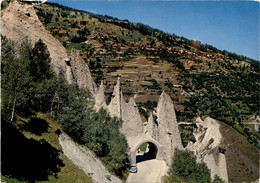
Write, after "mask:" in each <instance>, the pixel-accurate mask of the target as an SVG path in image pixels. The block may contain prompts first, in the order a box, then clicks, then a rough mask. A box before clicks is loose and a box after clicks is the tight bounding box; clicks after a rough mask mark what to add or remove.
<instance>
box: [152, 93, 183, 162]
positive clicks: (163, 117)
mask: <svg viewBox="0 0 260 183" xmlns="http://www.w3.org/2000/svg"><path fill="white" fill-rule="evenodd" d="M153 118H155V119H156V118H157V119H156V120H157V124H158V127H156V126H155V125H154V126H155V127H156V129H157V132H156V133H158V135H157V137H154V138H156V140H157V141H158V142H159V143H160V144H161V146H162V152H163V153H162V154H161V155H162V158H163V159H164V160H166V162H167V164H170V163H171V160H172V156H173V152H174V150H175V148H177V149H180V150H181V149H183V146H182V143H181V137H180V132H179V129H178V124H177V120H176V115H175V111H174V106H173V102H172V100H171V97H170V96H168V95H167V94H166V93H165V92H163V93H162V94H161V96H160V98H159V102H158V106H157V108H156V117H153ZM154 123H155V124H156V121H155V122H154ZM154 131H156V130H154ZM153 133H154V132H153ZM156 133H155V134H156Z"/></svg>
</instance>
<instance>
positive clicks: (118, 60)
mask: <svg viewBox="0 0 260 183" xmlns="http://www.w3.org/2000/svg"><path fill="white" fill-rule="evenodd" d="M35 9H36V12H37V14H38V16H39V18H40V20H41V21H42V22H43V23H44V24H45V26H46V28H47V29H48V30H49V31H50V32H51V33H52V34H53V35H54V36H55V37H56V38H57V39H59V40H60V41H61V42H62V44H63V45H64V46H65V47H66V48H67V52H68V53H69V52H71V49H72V48H75V49H78V50H81V57H82V58H83V59H84V61H85V62H86V63H88V65H89V67H90V71H91V73H92V75H93V77H94V78H95V81H96V83H97V84H99V82H100V81H101V80H104V86H105V94H106V100H107V103H109V102H110V96H111V94H112V91H113V86H114V82H115V81H116V78H117V76H118V75H120V76H121V83H122V90H123V93H124V97H125V98H126V100H128V99H129V98H130V97H133V96H135V101H136V103H137V104H138V106H139V109H140V110H141V107H145V108H147V109H148V111H151V109H153V108H154V107H155V106H156V101H157V100H158V98H159V95H160V93H161V92H162V91H165V92H166V93H167V94H169V95H170V96H171V97H172V99H173V100H174V105H175V108H176V110H177V111H176V112H177V116H178V118H179V119H178V121H191V120H192V119H195V117H196V116H208V115H209V116H211V117H213V118H215V119H218V120H221V121H224V122H225V123H227V124H228V125H230V126H233V127H234V128H236V129H237V130H238V131H240V133H242V134H243V135H246V136H247V138H248V140H249V141H250V142H251V143H253V144H255V145H256V146H257V144H258V143H257V142H258V140H259V139H260V137H259V134H257V133H255V132H254V130H253V129H252V128H251V127H250V128H249V134H246V133H245V129H246V128H245V126H243V125H242V122H243V121H244V120H246V119H248V118H249V117H250V116H252V115H256V114H257V112H258V108H259V97H258V96H259V95H260V93H259V89H258V88H259V77H260V75H259V62H257V61H254V60H252V59H249V58H247V57H244V56H239V55H236V54H233V53H229V52H227V51H221V50H218V49H216V48H214V47H213V46H210V45H202V44H201V43H200V42H199V41H192V40H187V39H185V38H183V37H178V36H176V35H170V34H166V33H163V32H162V31H159V30H157V29H153V28H151V27H148V26H145V25H143V24H136V23H130V22H128V21H127V20H124V21H121V20H118V19H115V18H112V17H108V16H100V15H95V14H92V13H89V12H84V11H79V10H74V9H71V8H68V7H63V6H60V5H58V4H48V3H47V4H43V5H41V6H36V7H35ZM142 112H143V113H142V114H143V116H142V118H143V121H147V116H148V115H147V112H145V111H142ZM186 130H187V129H186ZM184 131H185V130H184ZM187 133H189V132H187ZM187 133H186V135H187ZM184 136H185V135H184ZM184 136H183V137H184ZM184 139H185V138H184ZM257 139H258V140H257Z"/></svg>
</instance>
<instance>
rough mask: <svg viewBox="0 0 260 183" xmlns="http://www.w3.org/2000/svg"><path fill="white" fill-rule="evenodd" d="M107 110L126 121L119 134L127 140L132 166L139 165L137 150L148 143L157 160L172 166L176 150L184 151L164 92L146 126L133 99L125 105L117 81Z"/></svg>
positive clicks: (168, 98) (169, 101) (169, 103)
mask: <svg viewBox="0 0 260 183" xmlns="http://www.w3.org/2000/svg"><path fill="white" fill-rule="evenodd" d="M99 95H101V94H99ZM108 111H109V113H110V115H112V116H114V117H118V118H121V119H122V120H123V124H122V127H121V129H120V131H121V132H122V133H123V134H124V135H125V136H126V138H127V141H128V144H129V147H130V150H131V163H132V164H135V163H136V152H137V148H138V147H139V146H140V145H141V144H142V143H145V142H148V143H151V147H154V148H155V149H156V156H155V157H156V159H162V160H165V161H166V162H167V164H170V163H171V157H172V156H173V153H174V149H175V148H178V149H183V146H182V144H181V138H180V133H179V130H178V124H177V120H176V115H175V111H174V106H173V102H172V100H171V98H170V97H169V96H168V95H167V94H166V93H165V92H163V93H162V94H161V96H160V99H159V103H158V106H157V109H156V111H157V112H155V111H154V112H153V113H152V114H151V115H150V117H149V120H148V122H147V125H146V126H145V125H144V123H143V122H142V120H141V117H140V114H139V111H138V108H137V106H136V103H135V101H134V99H133V98H131V99H130V100H129V102H128V103H126V102H125V100H124V98H123V94H122V90H121V86H120V78H118V80H117V84H116V86H115V87H114V92H113V95H112V99H111V102H110V104H109V105H108Z"/></svg>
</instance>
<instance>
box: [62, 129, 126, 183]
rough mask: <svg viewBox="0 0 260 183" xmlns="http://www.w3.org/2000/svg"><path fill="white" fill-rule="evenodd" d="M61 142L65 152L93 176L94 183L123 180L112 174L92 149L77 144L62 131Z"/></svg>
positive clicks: (115, 182) (118, 182) (116, 182)
mask: <svg viewBox="0 0 260 183" xmlns="http://www.w3.org/2000/svg"><path fill="white" fill-rule="evenodd" d="M59 143H60V145H61V147H62V150H63V153H64V154H65V155H66V156H67V157H68V158H69V159H70V160H71V161H72V162H73V163H74V164H75V165H76V166H78V167H79V168H80V169H81V170H83V171H84V172H85V173H86V174H87V175H88V176H90V177H91V178H92V181H93V182H94V183H109V182H114V183H120V182H121V180H120V179H118V178H117V177H115V176H114V175H111V174H110V173H109V172H108V171H107V170H106V168H105V167H104V165H103V164H102V162H101V161H100V160H99V159H98V158H97V157H96V156H95V155H94V153H93V152H91V151H90V150H87V149H85V148H84V147H82V146H79V145H78V144H76V143H75V142H74V141H73V140H72V139H71V138H70V137H69V136H68V135H66V134H65V133H61V134H60V135H59Z"/></svg>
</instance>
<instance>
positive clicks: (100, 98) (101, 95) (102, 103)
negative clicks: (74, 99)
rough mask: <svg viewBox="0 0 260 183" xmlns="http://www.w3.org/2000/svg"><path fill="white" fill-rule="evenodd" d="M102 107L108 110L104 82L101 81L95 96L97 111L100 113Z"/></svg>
mask: <svg viewBox="0 0 260 183" xmlns="http://www.w3.org/2000/svg"><path fill="white" fill-rule="evenodd" d="M101 107H103V108H104V109H107V105H106V99H105V89H104V84H103V81H101V83H100V86H99V88H98V91H97V93H96V95H95V109H96V110H97V111H98V110H99V109H100V108H101Z"/></svg>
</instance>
